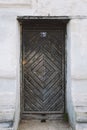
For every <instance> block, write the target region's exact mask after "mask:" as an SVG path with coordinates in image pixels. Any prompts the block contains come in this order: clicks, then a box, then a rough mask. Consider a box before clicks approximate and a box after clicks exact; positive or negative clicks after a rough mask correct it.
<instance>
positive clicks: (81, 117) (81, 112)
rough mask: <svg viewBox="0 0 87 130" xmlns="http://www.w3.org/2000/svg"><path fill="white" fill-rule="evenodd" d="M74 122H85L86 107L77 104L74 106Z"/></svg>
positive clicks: (86, 119)
mask: <svg viewBox="0 0 87 130" xmlns="http://www.w3.org/2000/svg"><path fill="white" fill-rule="evenodd" d="M75 116H76V122H80V123H87V107H86V106H78V107H75Z"/></svg>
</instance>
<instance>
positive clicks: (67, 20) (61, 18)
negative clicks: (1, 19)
mask: <svg viewBox="0 0 87 130" xmlns="http://www.w3.org/2000/svg"><path fill="white" fill-rule="evenodd" d="M30 19H32V20H35V19H49V20H50V19H55V20H59V21H60V22H64V23H65V24H66V33H65V112H66V111H67V108H66V105H67V104H68V102H67V99H66V96H67V94H66V86H67V85H66V84H67V47H66V46H67V45H66V44H67V25H68V22H69V20H70V19H69V18H68V17H67V16H64V17H62V16H60V17H59V16H18V18H17V20H18V21H19V23H20V30H21V33H22V24H23V22H26V21H29V20H30ZM20 35H21V39H22V34H20ZM21 57H22V40H21V45H20V58H21ZM20 70H21V71H20V117H21V119H22V106H23V105H22V58H21V59H20Z"/></svg>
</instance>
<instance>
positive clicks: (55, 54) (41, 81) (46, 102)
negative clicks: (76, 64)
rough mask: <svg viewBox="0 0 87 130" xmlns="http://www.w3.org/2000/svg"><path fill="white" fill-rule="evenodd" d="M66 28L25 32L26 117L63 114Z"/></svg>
mask: <svg viewBox="0 0 87 130" xmlns="http://www.w3.org/2000/svg"><path fill="white" fill-rule="evenodd" d="M64 37H65V31H64V29H42V30H41V29H35V30H34V29H33V30H26V29H24V30H23V46H22V50H23V99H22V100H23V114H29V113H30V114H33V113H37V114H39V113H42V114H46V113H50V114H52V113H57V114H63V113H64V64H65V61H64V60H65V59H64V53H65V47H64V46H65V44H64V40H65V38H64Z"/></svg>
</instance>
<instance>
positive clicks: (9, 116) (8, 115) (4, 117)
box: [0, 109, 15, 122]
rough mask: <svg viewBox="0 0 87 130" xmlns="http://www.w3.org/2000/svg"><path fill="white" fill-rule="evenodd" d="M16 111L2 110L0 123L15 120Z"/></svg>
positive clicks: (0, 111)
mask: <svg viewBox="0 0 87 130" xmlns="http://www.w3.org/2000/svg"><path fill="white" fill-rule="evenodd" d="M14 111H15V110H14V109H2V110H0V122H7V121H13V120H14V114H15V112H14Z"/></svg>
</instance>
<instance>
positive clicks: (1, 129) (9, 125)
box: [0, 121, 13, 130]
mask: <svg viewBox="0 0 87 130" xmlns="http://www.w3.org/2000/svg"><path fill="white" fill-rule="evenodd" d="M0 130H13V122H12V121H9V122H2V123H0Z"/></svg>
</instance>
